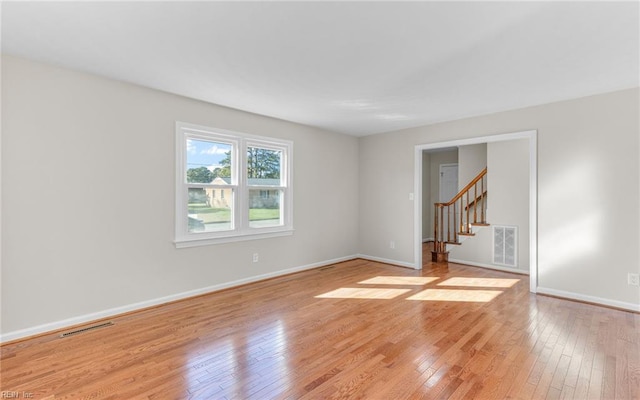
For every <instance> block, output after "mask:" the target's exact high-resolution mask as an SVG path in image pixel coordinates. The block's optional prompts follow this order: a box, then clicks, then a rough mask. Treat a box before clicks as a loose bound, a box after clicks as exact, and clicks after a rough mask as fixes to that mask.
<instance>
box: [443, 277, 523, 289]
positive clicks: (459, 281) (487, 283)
mask: <svg viewBox="0 0 640 400" xmlns="http://www.w3.org/2000/svg"><path fill="white" fill-rule="evenodd" d="M518 282H520V279H500V278H461V277H456V278H449V279H447V280H446V281H444V282H441V283H438V286H468V287H497V288H509V287H511V286H513V285H515V284H516V283H518Z"/></svg>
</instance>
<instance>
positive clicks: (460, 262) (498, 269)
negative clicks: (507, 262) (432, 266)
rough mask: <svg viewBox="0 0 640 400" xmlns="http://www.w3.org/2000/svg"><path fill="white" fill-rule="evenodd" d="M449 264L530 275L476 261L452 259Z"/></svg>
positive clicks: (525, 272)
mask: <svg viewBox="0 0 640 400" xmlns="http://www.w3.org/2000/svg"><path fill="white" fill-rule="evenodd" d="M449 262H452V263H456V264H464V265H471V266H472V267H480V268H488V269H495V270H497V271H504V272H511V273H514V274H520V275H529V271H524V270H521V269H516V268H507V267H501V266H499V265H492V264H484V263H477V262H474V261H465V260H457V259H453V258H450V259H449Z"/></svg>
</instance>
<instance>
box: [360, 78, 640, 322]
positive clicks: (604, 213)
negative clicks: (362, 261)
mask: <svg viewBox="0 0 640 400" xmlns="http://www.w3.org/2000/svg"><path fill="white" fill-rule="evenodd" d="M639 110H640V101H639V90H638V89H637V88H636V89H629V90H623V91H618V92H613V93H607V94H601V95H597V96H590V97H585V98H581V99H576V100H571V101H563V102H558V103H553V104H546V105H541V106H537V107H530V108H525V109H520V110H513V111H507V112H502V113H497V114H491V115H486V116H480V117H475V118H468V119H462V120H458V121H452V122H446V123H441V124H435V125H430V126H424V127H418V128H412V129H406V130H403V131H400V132H396V133H387V134H380V135H373V136H367V137H364V138H362V139H361V140H360V188H361V198H362V197H366V198H376V199H377V201H375V202H371V203H366V202H363V201H361V203H360V207H361V208H360V223H359V232H360V238H359V240H360V249H361V252H362V253H364V254H368V255H371V256H372V257H381V258H391V259H394V260H397V261H398V262H399V263H403V264H405V265H411V264H413V263H414V262H415V260H414V255H415V254H416V252H415V250H416V248H415V246H416V245H417V244H418V243H417V242H419V239H418V240H416V239H415V237H414V223H415V222H414V221H416V219H415V218H414V213H413V212H412V209H413V208H412V207H411V206H410V205H408V204H407V205H406V206H405V203H408V202H407V201H406V200H405V198H406V197H405V196H406V194H407V193H409V192H412V191H413V190H414V180H413V178H414V171H415V167H414V157H413V153H414V151H415V146H417V145H421V144H434V143H441V142H448V141H453V140H457V139H467V138H474V137H483V136H488V135H494V134H502V133H510V132H521V131H527V130H532V129H535V130H537V132H538V141H537V143H538V153H537V163H538V164H537V165H538V171H537V173H538V181H537V189H538V196H537V200H538V236H537V240H538V277H537V278H538V290H539V291H545V292H547V293H552V294H558V295H563V296H572V297H574V298H579V299H582V300H586V301H597V302H601V303H606V304H610V305H614V306H620V307H626V308H632V309H638V310H640V289H639V288H638V287H634V286H629V285H628V284H627V274H628V273H629V272H635V273H638V272H640V255H639V252H638V243H639V242H640V236H639V230H638V229H637V223H636V222H637V221H638V220H639V218H640V216H639V211H638V210H639V209H640V202H639V191H640V185H639V182H640V176H639V175H640V165H639V162H638V159H639V155H640V154H639V143H638V142H639V136H640V134H639V131H640V128H639V122H638V121H639ZM381 154H384V155H385V160H393V161H392V162H388V163H384V165H381V164H380V163H375V162H373V155H376V156H377V157H380V155H381ZM380 174H383V175H388V176H393V177H395V178H396V179H393V180H391V179H388V180H385V179H382V180H381V179H379V175H380ZM383 193H385V194H389V193H391V194H394V193H395V195H392V196H388V195H382V194H383ZM396 205H401V206H399V207H396ZM489 206H490V207H492V205H491V201H490V204H489ZM394 207H396V208H397V210H396V211H395V212H394V213H393V214H394V218H388V219H385V220H384V221H380V220H379V219H376V218H375V216H376V215H378V214H379V213H380V212H381V210H385V212H386V213H389V210H392V209H393V208H394ZM416 222H417V221H416ZM390 237H393V238H395V240H396V246H397V250H396V251H395V252H390V251H389V250H388V249H387V248H386V247H385V246H382V245H383V244H384V242H385V241H386V240H387V238H390Z"/></svg>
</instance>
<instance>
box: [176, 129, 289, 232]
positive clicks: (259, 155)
mask: <svg viewBox="0 0 640 400" xmlns="http://www.w3.org/2000/svg"><path fill="white" fill-rule="evenodd" d="M245 160H246V165H245V167H244V168H239V169H235V168H233V163H235V162H237V161H236V160H233V159H232V145H231V144H226V143H216V142H210V141H206V140H196V139H187V159H186V163H187V169H186V180H187V183H188V184H194V185H193V186H192V187H189V189H188V203H187V205H188V216H189V232H202V231H223V230H231V229H233V225H234V224H233V215H234V210H233V207H234V196H237V195H238V193H237V186H236V185H234V179H233V177H232V176H231V175H232V172H231V171H233V170H240V173H242V174H244V177H245V179H246V186H248V187H249V190H248V207H249V210H248V211H249V226H250V227H252V228H259V227H268V226H277V225H280V223H281V219H280V208H281V207H280V204H281V198H282V196H283V191H282V190H281V188H280V186H281V179H280V178H281V168H282V151H281V150H272V149H266V148H261V147H257V146H247V147H246V157H245Z"/></svg>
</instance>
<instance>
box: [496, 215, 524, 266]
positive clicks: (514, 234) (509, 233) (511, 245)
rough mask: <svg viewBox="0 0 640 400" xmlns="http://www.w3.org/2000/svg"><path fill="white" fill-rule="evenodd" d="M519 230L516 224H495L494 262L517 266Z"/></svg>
mask: <svg viewBox="0 0 640 400" xmlns="http://www.w3.org/2000/svg"><path fill="white" fill-rule="evenodd" d="M517 250H518V230H517V228H516V227H515V226H498V225H494V226H493V263H494V264H499V265H504V266H507V267H517V264H518V263H517V260H518V253H517Z"/></svg>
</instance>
